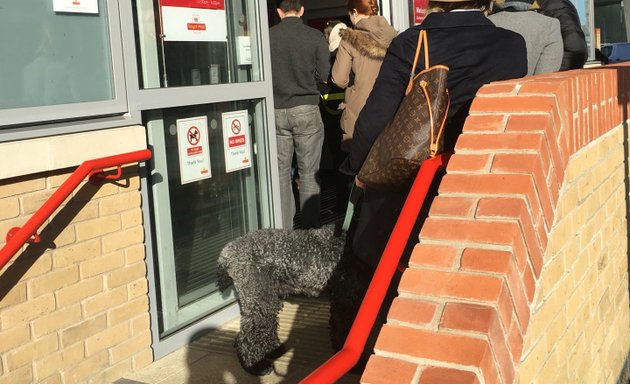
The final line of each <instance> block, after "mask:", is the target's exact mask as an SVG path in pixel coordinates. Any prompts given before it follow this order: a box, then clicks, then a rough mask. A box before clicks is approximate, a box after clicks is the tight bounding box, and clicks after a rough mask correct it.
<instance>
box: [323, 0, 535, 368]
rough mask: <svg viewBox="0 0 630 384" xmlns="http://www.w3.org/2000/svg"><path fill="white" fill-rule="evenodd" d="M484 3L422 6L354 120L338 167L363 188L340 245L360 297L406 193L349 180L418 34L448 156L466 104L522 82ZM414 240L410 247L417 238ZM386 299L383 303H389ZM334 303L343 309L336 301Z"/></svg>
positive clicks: (523, 63)
mask: <svg viewBox="0 0 630 384" xmlns="http://www.w3.org/2000/svg"><path fill="white" fill-rule="evenodd" d="M490 3H491V0H475V1H456V0H448V1H446V0H445V1H441V2H437V1H432V2H430V3H429V8H430V9H431V13H429V15H428V16H427V17H426V18H425V19H424V21H423V22H422V24H419V25H416V26H414V27H411V28H409V29H408V30H406V31H404V32H402V33H401V34H399V35H398V36H397V37H396V38H394V39H393V40H392V42H391V44H390V46H389V48H388V51H387V54H386V55H385V58H384V60H383V64H382V66H381V69H380V72H379V74H378V77H377V79H376V82H375V84H374V88H373V89H372V92H371V93H370V95H369V97H368V99H367V101H366V104H365V107H364V108H363V109H362V111H361V112H360V114H359V117H358V119H357V122H356V126H355V131H354V136H353V143H352V147H351V151H350V153H349V155H348V157H347V159H346V160H345V161H344V162H343V163H342V165H341V167H340V171H341V172H342V173H344V174H346V175H349V176H352V177H355V182H356V184H357V185H358V186H360V187H361V186H362V187H363V188H364V196H363V199H362V201H361V202H360V204H359V206H358V212H357V215H356V219H355V221H354V222H353V224H352V225H351V226H350V229H349V231H348V235H347V238H346V239H347V240H346V241H347V249H349V250H350V252H351V257H350V259H351V260H352V263H353V266H352V267H351V269H352V270H354V271H355V278H351V276H352V274H346V275H345V276H344V278H345V279H346V281H345V282H344V283H345V284H355V285H359V284H363V287H362V289H363V291H365V290H367V283H369V281H370V279H371V277H372V275H373V273H374V271H375V269H376V266H377V265H378V262H379V261H380V258H381V255H382V253H383V250H384V248H385V245H386V243H387V240H388V239H389V236H390V234H391V231H392V229H393V227H394V224H395V221H396V219H397V218H398V216H399V214H400V212H401V209H402V205H403V203H404V201H405V199H406V197H407V194H408V190H407V191H405V192H402V193H399V192H391V191H385V190H376V189H373V188H370V186H367V185H366V186H363V185H362V183H361V180H358V179H356V175H357V174H358V173H359V170H360V169H361V166H362V164H363V161H364V160H365V158H366V156H367V154H368V152H369V150H370V148H371V147H372V144H373V143H374V141H375V140H376V138H377V136H378V135H379V134H380V133H381V131H383V129H384V128H385V126H386V125H387V124H388V123H389V121H390V120H392V118H393V116H394V114H395V113H396V110H397V108H398V106H399V104H400V102H401V100H402V98H403V95H404V93H405V88H406V87H407V83H408V80H409V73H410V71H411V67H412V63H413V59H414V54H415V49H416V44H417V41H418V35H419V33H420V30H421V29H425V30H427V37H428V45H429V60H430V65H436V64H442V65H446V66H448V67H449V69H450V70H449V74H448V89H449V92H450V98H451V105H450V109H449V113H448V117H447V122H446V127H445V131H446V134H445V143H444V144H445V150H452V149H453V148H454V146H455V141H456V140H457V137H458V135H459V134H460V133H461V131H462V127H463V124H464V120H465V118H466V116H467V115H468V110H469V108H470V105H471V103H472V100H473V98H474V97H475V94H476V93H477V91H478V90H479V88H481V86H482V85H484V84H487V83H490V82H492V81H498V80H507V79H513V78H519V77H523V76H525V75H526V74H527V51H526V47H525V40H524V39H523V37H522V36H520V35H519V34H517V33H515V32H512V31H509V30H506V29H502V28H498V27H496V26H495V25H494V24H493V23H492V22H491V21H490V20H488V18H487V17H486V15H485V11H486V10H488V9H489V8H490ZM420 56H421V57H420V58H419V59H418V67H417V69H416V73H418V72H420V71H422V70H423V69H425V68H424V67H423V65H424V59H423V58H422V54H421V55H420ZM415 236H416V237H415V238H416V239H417V232H416V235H415ZM412 237H413V235H412ZM415 242H416V243H417V240H416V241H415ZM344 283H341V284H336V285H333V287H334V289H335V290H336V292H333V293H332V294H331V295H334V297H336V298H337V297H338V295H343V292H344V291H351V290H350V289H348V288H344ZM353 288H356V287H354V286H353ZM391 299H393V297H391V295H390V297H389V299H388V300H391ZM335 301H336V302H344V300H340V299H336V300H335ZM348 302H349V300H347V301H346V305H348V304H347V303H348ZM333 304H334V303H332V302H331V327H333V328H334V327H344V322H343V321H337V320H336V319H335V313H338V312H341V311H340V310H339V311H338V310H336V309H335V308H333ZM386 308H387V303H386V304H385V305H384V307H382V311H381V321H382V320H383V317H384V314H386V310H387V309H386ZM356 309H357V310H358V305H356ZM345 326H346V327H347V328H348V329H349V327H350V325H345ZM378 329H379V328H378V326H376V327H375V328H373V333H372V336H371V338H370V340H369V341H368V345H367V346H366V353H368V354H369V353H371V345H372V343H373V342H374V337H375V333H374V332H375V331H377V330H378ZM331 332H332V333H333V334H334V333H336V332H337V331H336V330H335V329H331ZM333 344H334V343H333ZM335 347H338V346H335ZM364 360H365V359H363V361H364Z"/></svg>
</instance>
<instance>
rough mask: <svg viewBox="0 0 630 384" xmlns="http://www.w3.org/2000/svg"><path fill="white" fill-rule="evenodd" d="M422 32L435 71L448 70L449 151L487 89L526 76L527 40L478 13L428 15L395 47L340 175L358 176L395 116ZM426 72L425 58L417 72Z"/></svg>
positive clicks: (447, 140)
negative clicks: (480, 93) (436, 67)
mask: <svg viewBox="0 0 630 384" xmlns="http://www.w3.org/2000/svg"><path fill="white" fill-rule="evenodd" d="M420 29H426V30H427V36H428V43H429V59H430V65H435V64H443V65H446V66H448V67H449V75H448V89H449V92H450V96H451V107H450V110H449V114H448V119H447V125H446V127H445V131H446V134H445V148H446V149H450V148H453V147H454V144H455V140H456V139H457V136H458V135H459V134H460V133H461V131H462V127H463V123H464V120H465V118H466V116H467V115H468V110H469V108H470V104H471V102H472V99H473V98H474V96H475V94H476V93H477V91H478V90H479V88H481V86H482V85H484V84H487V83H490V82H492V81H497V80H507V79H512V78H518V77H523V76H525V75H526V74H527V51H526V48H525V40H524V39H523V38H522V37H521V36H520V35H519V34H517V33H515V32H512V31H508V30H505V29H502V28H498V27H496V26H495V25H494V24H492V22H490V21H489V20H488V19H487V18H486V17H485V16H484V14H483V13H481V12H478V11H464V12H448V13H432V14H429V15H428V16H427V17H426V19H424V21H423V22H422V24H420V25H417V26H415V27H412V28H410V29H408V30H406V31H405V32H403V33H401V34H400V35H398V36H397V37H396V38H394V40H393V41H392V43H391V45H390V46H389V49H388V51H387V55H386V56H385V59H384V61H383V65H382V66H381V70H380V72H379V75H378V77H377V79H376V83H375V84H374V88H373V89H372V92H371V93H370V96H369V97H368V99H367V102H366V104H365V107H364V108H363V110H362V111H361V113H360V115H359V118H358V120H357V123H356V126H355V132H354V137H353V141H352V148H351V151H350V154H349V156H348V158H347V159H346V160H345V161H344V162H343V163H342V165H341V167H340V171H341V172H342V173H345V174H347V175H351V176H354V175H356V174H357V173H358V172H359V169H360V168H361V165H362V164H363V161H364V160H365V157H366V156H367V154H368V151H369V150H370V148H371V147H372V144H373V143H374V140H376V137H377V136H378V135H379V133H380V132H381V131H382V130H383V129H384V128H385V126H386V125H387V123H388V122H389V121H390V120H391V119H392V117H393V116H394V114H395V112H396V109H397V108H398V105H399V104H400V101H401V100H402V97H403V94H404V90H405V88H406V87H407V82H408V80H409V72H410V71H411V66H412V63H413V57H414V53H415V47H416V44H417V41H418V34H419V31H420ZM423 67H424V60H423V58H422V54H421V57H420V59H419V60H418V68H417V69H416V72H419V71H421V70H422V69H424V68H423Z"/></svg>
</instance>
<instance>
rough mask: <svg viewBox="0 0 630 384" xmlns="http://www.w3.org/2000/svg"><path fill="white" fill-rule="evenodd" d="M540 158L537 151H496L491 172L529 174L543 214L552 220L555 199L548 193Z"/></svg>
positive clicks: (545, 176)
mask: <svg viewBox="0 0 630 384" xmlns="http://www.w3.org/2000/svg"><path fill="white" fill-rule="evenodd" d="M540 160H541V158H540V156H539V154H538V153H536V154H527V153H498V154H496V156H495V157H494V161H493V162H492V168H491V172H492V173H503V172H505V173H523V174H531V175H532V177H533V178H534V183H535V185H536V190H537V191H538V198H539V200H540V202H541V205H542V208H543V211H544V212H545V216H546V217H550V218H551V221H552V222H553V217H554V214H553V208H554V207H555V206H556V203H557V200H555V201H554V200H553V196H552V195H551V194H550V191H549V184H548V182H547V175H546V174H545V169H544V168H543V164H542V162H541V161H540Z"/></svg>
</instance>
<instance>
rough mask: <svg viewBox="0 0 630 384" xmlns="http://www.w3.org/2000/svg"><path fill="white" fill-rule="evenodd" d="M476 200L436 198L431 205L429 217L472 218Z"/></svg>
mask: <svg viewBox="0 0 630 384" xmlns="http://www.w3.org/2000/svg"><path fill="white" fill-rule="evenodd" d="M476 205H477V199H470V198H465V197H449V196H437V197H436V198H435V199H434V200H433V203H431V212H430V215H431V216H456V217H472V215H473V212H474V208H475V207H476Z"/></svg>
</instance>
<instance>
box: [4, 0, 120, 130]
mask: <svg viewBox="0 0 630 384" xmlns="http://www.w3.org/2000/svg"><path fill="white" fill-rule="evenodd" d="M119 25H120V22H119V17H118V14H117V4H116V2H111V1H110V2H108V1H106V0H82V1H80V2H78V1H71V0H31V1H17V0H11V1H3V2H2V5H1V6H0V40H2V44H1V46H2V52H3V53H2V55H0V125H11V124H24V123H32V122H38V121H49V120H58V119H71V118H74V117H83V116H90V115H95V114H101V115H105V114H113V113H124V112H126V100H125V97H126V96H125V90H124V80H123V79H124V76H122V72H123V69H122V49H121V48H120V28H119ZM114 52H115V53H114ZM77 104H82V106H81V107H79V106H78V105H77Z"/></svg>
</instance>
